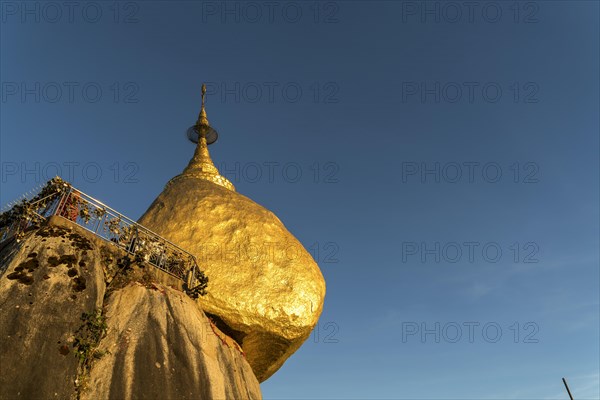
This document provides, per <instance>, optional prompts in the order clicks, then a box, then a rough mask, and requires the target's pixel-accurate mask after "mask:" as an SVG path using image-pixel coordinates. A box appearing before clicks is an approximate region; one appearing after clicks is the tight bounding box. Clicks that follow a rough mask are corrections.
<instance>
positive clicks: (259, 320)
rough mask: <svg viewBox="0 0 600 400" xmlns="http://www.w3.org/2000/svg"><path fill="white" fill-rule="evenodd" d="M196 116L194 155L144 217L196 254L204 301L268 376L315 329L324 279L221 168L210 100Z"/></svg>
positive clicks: (302, 250)
mask: <svg viewBox="0 0 600 400" xmlns="http://www.w3.org/2000/svg"><path fill="white" fill-rule="evenodd" d="M203 103H204V101H203ZM198 121H199V122H197V127H198V128H199V141H198V146H197V148H196V152H195V153H194V157H193V158H192V160H191V161H190V163H189V165H188V166H187V167H186V168H185V170H184V171H183V173H182V174H181V175H178V176H176V177H175V178H173V179H171V181H170V182H169V183H167V185H166V187H165V189H164V191H163V192H162V193H161V194H160V195H159V196H158V198H157V199H156V200H155V201H154V202H153V203H152V204H151V205H150V207H149V208H148V210H147V211H146V213H145V214H144V215H143V216H142V217H141V218H140V220H139V222H140V223H141V224H142V225H144V226H146V227H148V228H150V229H151V230H153V231H155V232H156V233H158V234H160V235H161V236H163V237H165V238H167V239H169V240H170V241H172V242H173V243H175V244H177V245H178V246H180V247H182V248H184V249H186V250H187V251H189V252H190V253H192V254H194V255H195V256H196V258H197V259H198V262H199V264H200V266H201V268H203V270H204V271H205V273H206V275H207V276H208V277H209V284H208V294H207V295H206V296H204V297H202V298H200V299H199V300H198V301H199V302H200V306H201V307H202V309H203V310H204V311H205V312H206V313H207V314H208V315H209V316H210V317H212V318H213V319H214V320H215V322H216V323H217V326H219V328H221V329H222V330H223V331H224V332H225V333H226V334H228V335H229V336H231V337H233V338H234V339H235V340H236V341H237V342H238V343H239V344H240V345H241V347H242V349H243V351H244V353H245V354H246V358H247V360H248V362H249V364H250V366H251V367H252V370H253V371H254V373H255V375H256V377H257V378H258V380H259V381H260V382H262V381H264V380H266V379H267V378H269V377H270V376H271V375H272V374H273V373H274V372H275V371H277V370H278V369H279V368H280V367H281V365H282V364H283V363H284V362H285V360H286V359H287V358H289V357H290V356H291V355H292V354H293V353H294V352H295V351H296V350H297V349H298V348H299V347H300V345H301V344H302V343H303V342H304V341H305V340H306V339H307V338H308V336H309V335H310V332H311V331H312V329H313V328H314V326H315V325H316V323H317V320H318V319H319V316H320V314H321V311H322V309H323V301H324V298H325V281H324V279H323V275H322V274H321V271H320V269H319V267H318V265H317V263H316V262H315V261H314V259H313V258H312V256H311V255H310V254H309V253H308V252H307V251H306V249H305V248H304V247H303V246H302V244H301V243H300V242H299V241H298V240H297V239H296V238H295V237H294V236H293V235H292V234H291V233H290V232H289V231H288V230H287V229H286V228H285V226H284V225H283V223H282V222H281V221H280V220H279V219H278V218H277V217H276V216H275V215H274V214H273V213H272V212H271V211H269V210H267V209H266V208H264V207H262V206H260V205H258V204H257V203H255V202H254V201H252V200H250V199H249V198H247V197H245V196H243V195H241V194H238V193H236V192H235V188H234V187H233V185H232V184H231V182H229V181H228V180H227V179H226V178H224V177H223V176H221V175H220V174H219V171H218V170H217V168H215V166H214V165H213V162H212V160H211V159H210V155H209V153H208V147H207V144H206V137H205V136H206V135H205V132H206V131H207V130H206V127H208V121H207V120H206V113H205V112H204V104H203V107H202V111H201V114H200V117H199V119H198Z"/></svg>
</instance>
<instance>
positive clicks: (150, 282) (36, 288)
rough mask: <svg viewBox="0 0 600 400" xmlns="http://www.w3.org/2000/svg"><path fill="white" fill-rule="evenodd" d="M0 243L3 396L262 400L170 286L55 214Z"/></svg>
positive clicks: (219, 336)
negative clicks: (20, 236) (19, 236)
mask: <svg viewBox="0 0 600 400" xmlns="http://www.w3.org/2000/svg"><path fill="white" fill-rule="evenodd" d="M1 246H2V247H1V248H0V263H1V264H0V370H1V372H0V399H7V400H8V399H10V400H12V399H28V400H29V399H50V398H52V399H74V398H82V399H109V398H110V399H113V398H114V399H133V398H148V399H192V398H193V399H230V398H235V399H260V398H261V394H260V387H259V384H258V380H257V379H256V377H255V376H254V374H253V372H252V370H251V367H250V366H249V364H248V362H247V361H246V359H245V357H244V354H243V352H242V351H241V349H240V348H239V347H238V346H237V344H236V343H235V341H233V340H232V339H231V338H229V337H228V336H227V335H226V334H224V333H223V332H221V331H220V330H219V329H218V328H217V327H216V326H215V325H214V324H213V323H212V322H211V321H210V320H209V319H208V318H207V317H206V315H205V314H204V312H203V311H202V310H201V308H200V307H199V306H198V302H202V299H200V300H199V301H198V302H197V301H194V300H192V299H191V298H189V297H188V296H187V295H185V294H184V293H183V292H181V291H180V290H178V289H179V288H180V286H181V285H180V283H179V281H177V280H176V279H174V278H172V277H170V276H168V275H166V274H163V273H162V272H160V271H157V270H156V269H155V268H153V267H151V266H148V265H144V264H135V262H133V263H132V262H131V260H130V259H129V258H128V257H127V256H126V254H125V253H124V252H123V251H122V250H120V249H119V248H117V247H116V246H114V245H113V244H112V243H109V242H106V241H104V240H102V239H100V238H97V237H95V236H93V235H92V234H90V233H89V232H87V231H86V230H84V229H82V228H80V227H78V226H76V225H74V224H72V223H71V222H69V221H66V220H63V219H62V218H60V217H53V218H52V219H51V220H50V221H49V222H48V223H47V224H46V225H45V226H42V227H41V228H39V229H32V230H30V231H29V232H27V234H26V236H25V237H24V239H23V241H21V242H20V243H17V242H16V241H14V240H12V241H7V242H4V243H2V244H1ZM163 275H164V276H163Z"/></svg>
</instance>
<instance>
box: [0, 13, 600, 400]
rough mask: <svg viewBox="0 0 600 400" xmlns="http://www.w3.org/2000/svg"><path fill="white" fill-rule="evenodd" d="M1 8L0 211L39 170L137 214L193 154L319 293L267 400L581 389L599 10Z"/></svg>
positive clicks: (595, 321) (510, 395) (553, 393)
mask: <svg viewBox="0 0 600 400" xmlns="http://www.w3.org/2000/svg"><path fill="white" fill-rule="evenodd" d="M0 6H1V9H0V11H1V14H0V15H1V18H2V20H1V22H2V24H1V29H0V33H1V38H0V45H1V51H0V56H1V61H0V69H1V70H0V74H1V77H0V78H1V79H0V81H1V84H2V88H1V96H2V98H1V100H0V101H1V115H0V129H1V142H0V144H1V146H0V147H1V148H0V156H1V167H2V169H1V177H0V178H1V183H2V190H1V194H0V203H1V204H2V205H4V204H6V203H8V202H9V201H11V200H13V199H15V198H17V197H18V196H19V195H20V194H22V193H24V192H26V191H28V190H31V189H32V188H34V187H35V186H37V185H39V184H41V183H43V182H44V181H45V180H46V179H47V178H51V177H52V176H54V175H56V174H57V173H59V174H60V175H62V176H63V177H64V178H66V179H70V180H71V181H72V182H73V183H74V184H75V185H76V186H77V187H79V188H80V189H82V190H83V191H85V192H87V193H89V194H90V195H92V196H95V197H97V198H99V199H101V200H102V201H104V202H105V203H107V204H109V205H111V206H112V207H113V208H115V209H117V210H120V211H122V212H123V213H125V214H126V215H128V216H130V217H132V218H138V217H139V216H140V215H141V214H142V213H143V212H144V211H145V210H146V208H147V207H148V205H149V204H150V203H151V202H152V200H153V199H154V198H155V197H156V196H157V195H158V193H160V191H161V190H162V188H163V186H164V184H165V183H166V182H167V181H168V180H169V179H170V178H171V177H173V176H174V175H176V174H178V173H179V172H180V171H181V170H182V169H183V168H184V166H185V165H186V164H187V162H188V160H189V158H190V157H191V155H192V153H193V146H192V145H191V144H190V143H189V142H187V141H186V140H185V136H184V132H185V129H186V128H187V127H188V126H190V125H191V124H193V122H194V121H195V118H196V116H197V113H198V109H199V103H200V98H199V94H200V93H199V92H200V85H201V83H202V82H203V81H204V82H207V84H208V89H209V97H208V99H207V111H208V117H209V119H210V121H211V123H212V125H213V126H215V127H216V128H217V129H218V130H219V132H220V135H221V136H220V139H219V141H218V142H217V143H216V144H215V145H213V146H211V154H212V156H213V159H214V161H215V163H216V164H217V166H219V167H220V168H221V170H222V172H223V173H224V174H225V175H226V176H227V177H229V179H231V180H232V181H233V183H234V184H235V185H236V187H237V189H238V191H239V192H240V193H242V194H244V195H246V196H248V197H250V198H252V199H253V200H255V201H257V202H258V203H260V204H262V205H264V206H265V207H267V208H269V209H271V210H272V211H273V212H275V214H277V215H278V216H279V217H280V219H281V220H282V221H283V222H284V223H285V225H286V226H287V227H288V228H289V229H290V231H291V232H292V233H294V234H295V235H296V236H297V237H298V238H299V239H300V240H301V241H302V243H303V244H304V245H305V247H307V248H308V249H310V251H311V253H312V254H313V256H314V257H315V259H316V260H317V262H318V263H319V265H320V267H321V269H322V271H323V275H324V276H325V279H326V281H327V297H326V301H325V308H324V311H323V314H322V316H321V320H320V323H319V325H318V326H317V328H316V330H315V332H313V335H312V336H311V337H310V338H309V340H307V342H306V343H305V344H304V345H303V346H302V348H301V349H300V350H299V351H298V352H297V353H296V354H295V355H294V356H292V357H291V358H290V359H289V360H288V361H287V362H286V364H285V365H284V366H283V367H282V368H281V369H280V370H279V371H278V372H277V373H276V374H275V375H274V376H273V377H272V378H270V379H269V380H268V381H266V382H265V383H263V384H262V385H261V386H262V390H263V394H264V397H265V398H266V399H292V398H294V399H297V398H302V399H304V398H313V399H315V398H319V399H341V398H344V399H346V398H352V399H373V398H378V399H381V398H385V399H564V398H567V397H566V392H565V390H564V387H563V385H562V382H561V378H562V377H566V378H567V380H568V381H569V384H570V386H571V389H572V392H573V395H574V397H575V398H576V399H593V398H599V397H600V386H599V380H600V378H599V357H600V356H599V352H600V348H599V315H600V312H599V286H600V279H599V256H598V243H599V229H598V228H599V209H598V205H599V204H600V201H599V200H600V199H599V176H598V171H599V169H600V168H599V163H598V154H599V141H598V136H599V135H598V132H599V131H600V127H599V111H598V110H599V77H598V71H599V69H600V65H599V50H598V49H599V47H600V46H599V45H600V44H599V39H598V38H599V37H600V32H599V5H598V2H595V1H571V2H563V1H537V2H536V1H534V2H512V1H511V2H508V1H496V2H493V1H492V2H472V3H469V5H467V4H465V2H450V3H448V2H436V1H430V2H425V3H423V2H413V1H398V2H392V1H371V2H367V1H331V2H327V1H321V2H293V1H291V2H279V1H274V2H235V1H233V2H227V3H222V2H220V1H219V2H215V1H199V2H192V1H169V2H167V1H148V2H142V1H140V2H118V3H114V2H104V1H98V2H78V1H75V2H73V5H72V6H66V5H64V4H63V3H62V2H58V3H45V2H35V1H31V2H13V1H3V2H2V3H0Z"/></svg>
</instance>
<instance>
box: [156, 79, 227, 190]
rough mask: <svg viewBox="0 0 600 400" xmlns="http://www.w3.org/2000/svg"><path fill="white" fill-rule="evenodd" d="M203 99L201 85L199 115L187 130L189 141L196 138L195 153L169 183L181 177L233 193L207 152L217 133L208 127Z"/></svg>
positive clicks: (204, 92) (203, 94)
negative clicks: (219, 187) (213, 184)
mask: <svg viewBox="0 0 600 400" xmlns="http://www.w3.org/2000/svg"><path fill="white" fill-rule="evenodd" d="M205 97H206V85H205V84H202V106H201V108H200V114H198V120H197V121H196V124H194V126H192V127H191V128H190V129H189V130H188V137H189V138H190V140H192V141H196V136H197V142H198V144H197V145H196V151H195V152H194V156H193V157H192V159H191V160H190V162H189V163H188V165H187V167H185V169H184V170H183V172H182V173H181V175H177V176H176V177H174V178H173V179H171V181H169V183H171V182H173V181H175V180H176V179H179V178H183V177H189V178H197V179H204V180H207V181H210V182H212V183H215V184H217V185H219V186H223V187H225V188H227V189H229V190H233V191H234V192H235V187H234V186H233V184H232V183H231V182H230V181H229V180H228V179H227V178H225V177H224V176H222V175H221V174H220V173H219V170H218V169H217V167H215V165H214V163H213V161H212V159H211V158H210V153H209V152H208V145H209V144H212V143H214V142H216V141H217V138H218V133H217V131H216V130H214V129H213V128H212V127H211V126H210V123H209V122H208V118H207V117H206V108H205ZM190 132H192V135H193V137H192V136H190ZM167 185H168V184H167Z"/></svg>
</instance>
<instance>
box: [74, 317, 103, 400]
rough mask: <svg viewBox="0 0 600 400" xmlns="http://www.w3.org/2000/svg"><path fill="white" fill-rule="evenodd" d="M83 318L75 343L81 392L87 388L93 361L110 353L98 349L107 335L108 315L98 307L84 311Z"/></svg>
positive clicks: (77, 382)
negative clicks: (90, 310)
mask: <svg viewBox="0 0 600 400" xmlns="http://www.w3.org/2000/svg"><path fill="white" fill-rule="evenodd" d="M81 320H82V321H83V324H82V325H81V327H79V329H78V330H77V332H75V341H74V343H73V347H74V348H75V356H76V357H77V358H78V359H79V374H78V378H77V381H76V386H77V389H78V391H79V392H81V390H83V389H85V382H86V381H87V377H88V375H89V372H90V369H91V367H92V363H93V361H94V360H96V359H100V358H102V356H104V355H105V354H107V353H109V352H108V351H107V350H100V349H98V345H99V344H100V340H102V338H103V337H104V336H105V335H106V331H107V329H108V326H107V325H106V317H105V316H104V315H103V314H102V310H101V309H97V310H95V311H93V312H91V313H82V314H81Z"/></svg>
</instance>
